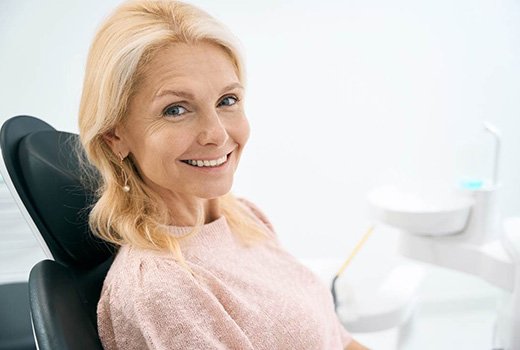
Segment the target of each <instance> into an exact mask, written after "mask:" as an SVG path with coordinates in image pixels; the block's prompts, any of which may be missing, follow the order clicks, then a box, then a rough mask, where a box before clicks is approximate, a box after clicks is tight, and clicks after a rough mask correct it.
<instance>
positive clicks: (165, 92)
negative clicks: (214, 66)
mask: <svg viewBox="0 0 520 350" xmlns="http://www.w3.org/2000/svg"><path fill="white" fill-rule="evenodd" d="M237 88H239V89H242V90H243V89H244V87H243V86H242V84H240V83H238V82H235V83H231V84H229V85H226V86H225V87H224V88H223V89H222V92H221V94H222V93H224V92H226V91H229V90H232V89H237ZM165 95H175V96H178V97H182V98H185V99H189V100H193V99H195V97H194V95H193V94H192V93H191V92H188V91H180V90H170V89H166V90H160V91H159V92H158V93H157V94H156V95H155V97H154V100H155V99H157V98H159V97H162V96H165Z"/></svg>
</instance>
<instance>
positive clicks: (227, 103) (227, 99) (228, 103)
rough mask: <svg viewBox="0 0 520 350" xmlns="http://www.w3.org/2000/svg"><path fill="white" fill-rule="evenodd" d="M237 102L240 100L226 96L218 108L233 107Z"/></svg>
mask: <svg viewBox="0 0 520 350" xmlns="http://www.w3.org/2000/svg"><path fill="white" fill-rule="evenodd" d="M237 102H238V98H236V97H235V96H226V97H224V98H223V99H222V100H220V102H219V104H218V106H219V107H220V106H232V105H234V104H235V103H237Z"/></svg>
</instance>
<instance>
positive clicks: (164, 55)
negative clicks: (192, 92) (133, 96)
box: [142, 42, 238, 94]
mask: <svg viewBox="0 0 520 350" xmlns="http://www.w3.org/2000/svg"><path fill="white" fill-rule="evenodd" d="M143 72H144V74H143V79H142V83H143V84H142V87H143V88H144V89H147V90H153V91H149V92H152V93H154V94H155V93H157V92H158V91H159V90H160V89H161V88H163V87H165V85H171V84H174V85H177V84H180V85H182V86H186V85H187V86H188V87H189V86H190V85H196V84H197V83H203V84H207V83H210V84H211V85H227V84H229V83H232V82H238V76H237V72H236V67H235V65H234V64H233V61H232V60H231V57H230V55H229V54H228V53H227V52H226V51H225V50H224V49H223V48H222V47H220V46H218V45H216V44H213V43H208V42H199V43H194V44H186V43H175V44H171V45H168V46H166V47H164V48H162V49H160V50H159V51H158V52H157V53H156V54H155V55H154V57H153V58H152V59H151V60H150V61H149V62H148V64H147V65H146V67H144V70H143Z"/></svg>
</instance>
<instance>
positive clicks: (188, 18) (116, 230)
mask: <svg viewBox="0 0 520 350" xmlns="http://www.w3.org/2000/svg"><path fill="white" fill-rule="evenodd" d="M201 41H204V42H211V43H214V44H217V45H219V46H220V47H221V48H223V49H224V50H225V51H226V52H227V54H228V55H229V57H230V59H231V61H232V63H233V64H234V66H235V68H236V73H237V75H238V78H239V80H240V81H241V82H242V84H244V83H245V81H244V80H245V72H244V66H243V61H242V57H241V55H240V51H239V46H238V44H237V42H236V39H235V38H234V37H233V35H232V34H231V33H230V32H229V31H228V30H227V28H226V27H224V26H223V25H222V24H221V23H219V22H218V21H217V20H216V19H214V18H213V17H211V16H210V15H208V14H207V13H205V12H204V11H202V10H200V9H198V8H196V7H194V6H192V5H188V4H185V3H182V2H179V1H172V0H157V1H128V2H125V3H123V4H122V5H120V6H119V7H118V8H117V9H116V10H115V11H114V12H113V13H112V14H111V15H110V16H109V17H108V18H107V19H106V20H105V22H104V23H103V24H102V26H101V28H100V29H99V31H98V33H97V34H96V36H95V38H94V41H93V43H92V46H91V47H90V51H89V55H88V60H87V66H86V72H85V80H84V86H83V94H82V97H81V102H80V110H79V131H80V140H81V144H82V146H83V148H84V150H85V153H86V156H87V159H88V161H89V162H90V163H91V164H92V165H94V166H95V168H96V169H97V171H98V173H99V174H98V176H99V178H98V179H97V182H95V183H96V193H97V198H98V199H97V201H96V203H95V204H94V206H93V207H92V210H91V212H90V216H89V225H90V227H91V229H92V231H93V232H94V234H96V235H97V236H99V237H100V238H101V239H103V240H105V241H108V242H110V243H112V244H114V245H116V246H121V245H123V244H131V245H134V246H138V247H141V248H149V249H158V250H163V249H166V250H168V251H170V252H172V253H173V256H174V258H176V260H177V261H179V262H180V263H181V265H182V266H183V267H185V268H186V269H187V270H188V271H190V272H191V273H192V274H193V271H192V270H191V269H190V268H189V266H188V265H187V264H186V261H185V259H184V257H183V255H182V252H181V249H180V245H179V239H181V238H180V237H176V236H174V235H171V234H168V230H167V226H166V225H167V224H168V223H169V222H170V219H171V218H170V213H169V212H168V210H167V207H166V204H165V203H164V201H163V200H162V199H161V198H160V197H159V196H158V195H157V194H156V193H155V192H154V191H152V190H151V189H150V188H149V187H148V186H146V184H145V183H144V182H143V181H142V179H141V177H140V176H139V174H138V172H137V169H136V167H135V166H134V165H133V164H132V162H120V160H119V158H118V157H117V156H116V155H114V153H113V152H112V150H111V149H110V147H109V146H108V145H107V144H106V142H105V141H104V139H103V135H104V134H106V133H107V132H109V131H111V130H113V129H114V127H115V126H116V125H118V124H119V123H122V122H123V120H124V117H125V114H126V110H127V105H128V102H129V100H130V98H131V97H132V94H133V93H134V92H135V91H136V89H137V88H138V85H139V82H140V80H141V79H142V75H143V74H144V72H145V69H146V65H147V63H148V62H149V61H150V60H151V59H152V57H153V56H154V54H155V53H156V52H157V51H158V50H160V49H161V48H163V47H165V46H167V45H171V44H172V43H179V42H183V43H197V42H201ZM121 167H123V168H121ZM123 171H124V172H125V173H126V174H127V176H128V183H129V185H130V187H131V191H130V192H129V193H126V192H124V191H122V189H121V187H122V184H123V182H124V178H123V176H124V175H123ZM86 174H87V175H88V176H90V175H89V174H88V173H86ZM90 177H91V178H93V177H92V176H90ZM219 205H220V208H221V210H222V213H223V215H224V216H225V217H226V219H227V221H228V223H229V226H230V228H231V229H232V231H233V232H234V233H235V234H237V235H238V236H239V237H240V238H241V239H242V241H243V242H244V243H246V244H251V243H253V242H256V241H259V240H262V239H264V238H266V234H265V231H264V229H262V228H261V226H260V225H259V224H257V221H256V220H255V218H254V217H253V216H252V215H251V214H250V211H249V210H248V209H246V208H245V207H244V205H243V204H242V203H240V202H239V201H238V200H237V199H236V198H235V197H234V196H233V195H232V194H230V193H229V194H227V195H225V196H223V197H220V198H219ZM194 210H196V211H197V217H198V220H197V224H196V226H195V229H194V230H193V231H192V232H191V234H193V233H195V232H196V231H197V228H200V226H202V224H203V223H204V222H203V215H202V208H195V209H194Z"/></svg>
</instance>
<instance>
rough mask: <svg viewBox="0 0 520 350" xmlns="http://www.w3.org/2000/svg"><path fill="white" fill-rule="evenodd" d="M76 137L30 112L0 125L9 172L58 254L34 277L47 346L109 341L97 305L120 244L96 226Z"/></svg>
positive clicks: (41, 341)
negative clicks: (101, 331) (106, 239)
mask: <svg viewBox="0 0 520 350" xmlns="http://www.w3.org/2000/svg"><path fill="white" fill-rule="evenodd" d="M77 142H78V136H77V135H75V134H71V133H66V132H60V131H57V130H55V129H54V128H53V127H51V126H50V125H49V124H47V123H45V122H43V121H41V120H39V119H37V118H34V117H29V116H18V117H13V118H11V119H9V120H8V121H6V122H5V123H4V124H3V126H2V129H1V130H0V147H1V148H2V156H3V159H4V163H5V165H6V168H7V171H8V173H9V176H10V179H11V181H12V183H13V185H14V187H15V189H16V192H17V193H18V195H19V197H20V199H21V201H22V202H23V205H24V206H25V208H26V210H27V212H28V213H29V215H30V217H31V218H32V220H33V222H34V224H35V226H36V227H37V229H38V231H39V232H40V233H41V236H42V238H43V240H44V241H45V243H46V244H47V246H48V248H49V250H50V252H51V253H52V255H53V257H54V261H52V260H45V261H42V262H40V263H38V264H37V265H36V266H35V267H34V268H33V269H32V271H31V274H30V277H29V291H30V292H29V296H30V307H31V315H32V321H33V325H34V332H35V335H36V339H37V342H38V346H39V349H41V350H46V349H53V350H60V349H85V350H88V349H102V347H101V343H100V341H99V338H98V335H97V325H96V313H95V312H96V306H97V301H98V300H99V295H100V291H101V287H102V283H103V280H104V277H105V275H106V273H107V271H108V269H109V267H110V264H111V262H112V258H113V253H114V249H113V248H112V247H111V246H109V245H107V244H105V243H103V242H102V241H100V240H98V239H96V238H94V237H93V236H92V234H91V233H90V231H89V228H88V225H87V218H88V208H89V204H90V203H91V202H92V200H93V197H94V196H93V193H92V191H91V190H89V188H88V187H86V186H84V185H83V183H82V181H81V175H82V171H83V170H82V169H80V167H79V160H78V157H77V154H76V144H77ZM91 171H93V170H92V169H91Z"/></svg>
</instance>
